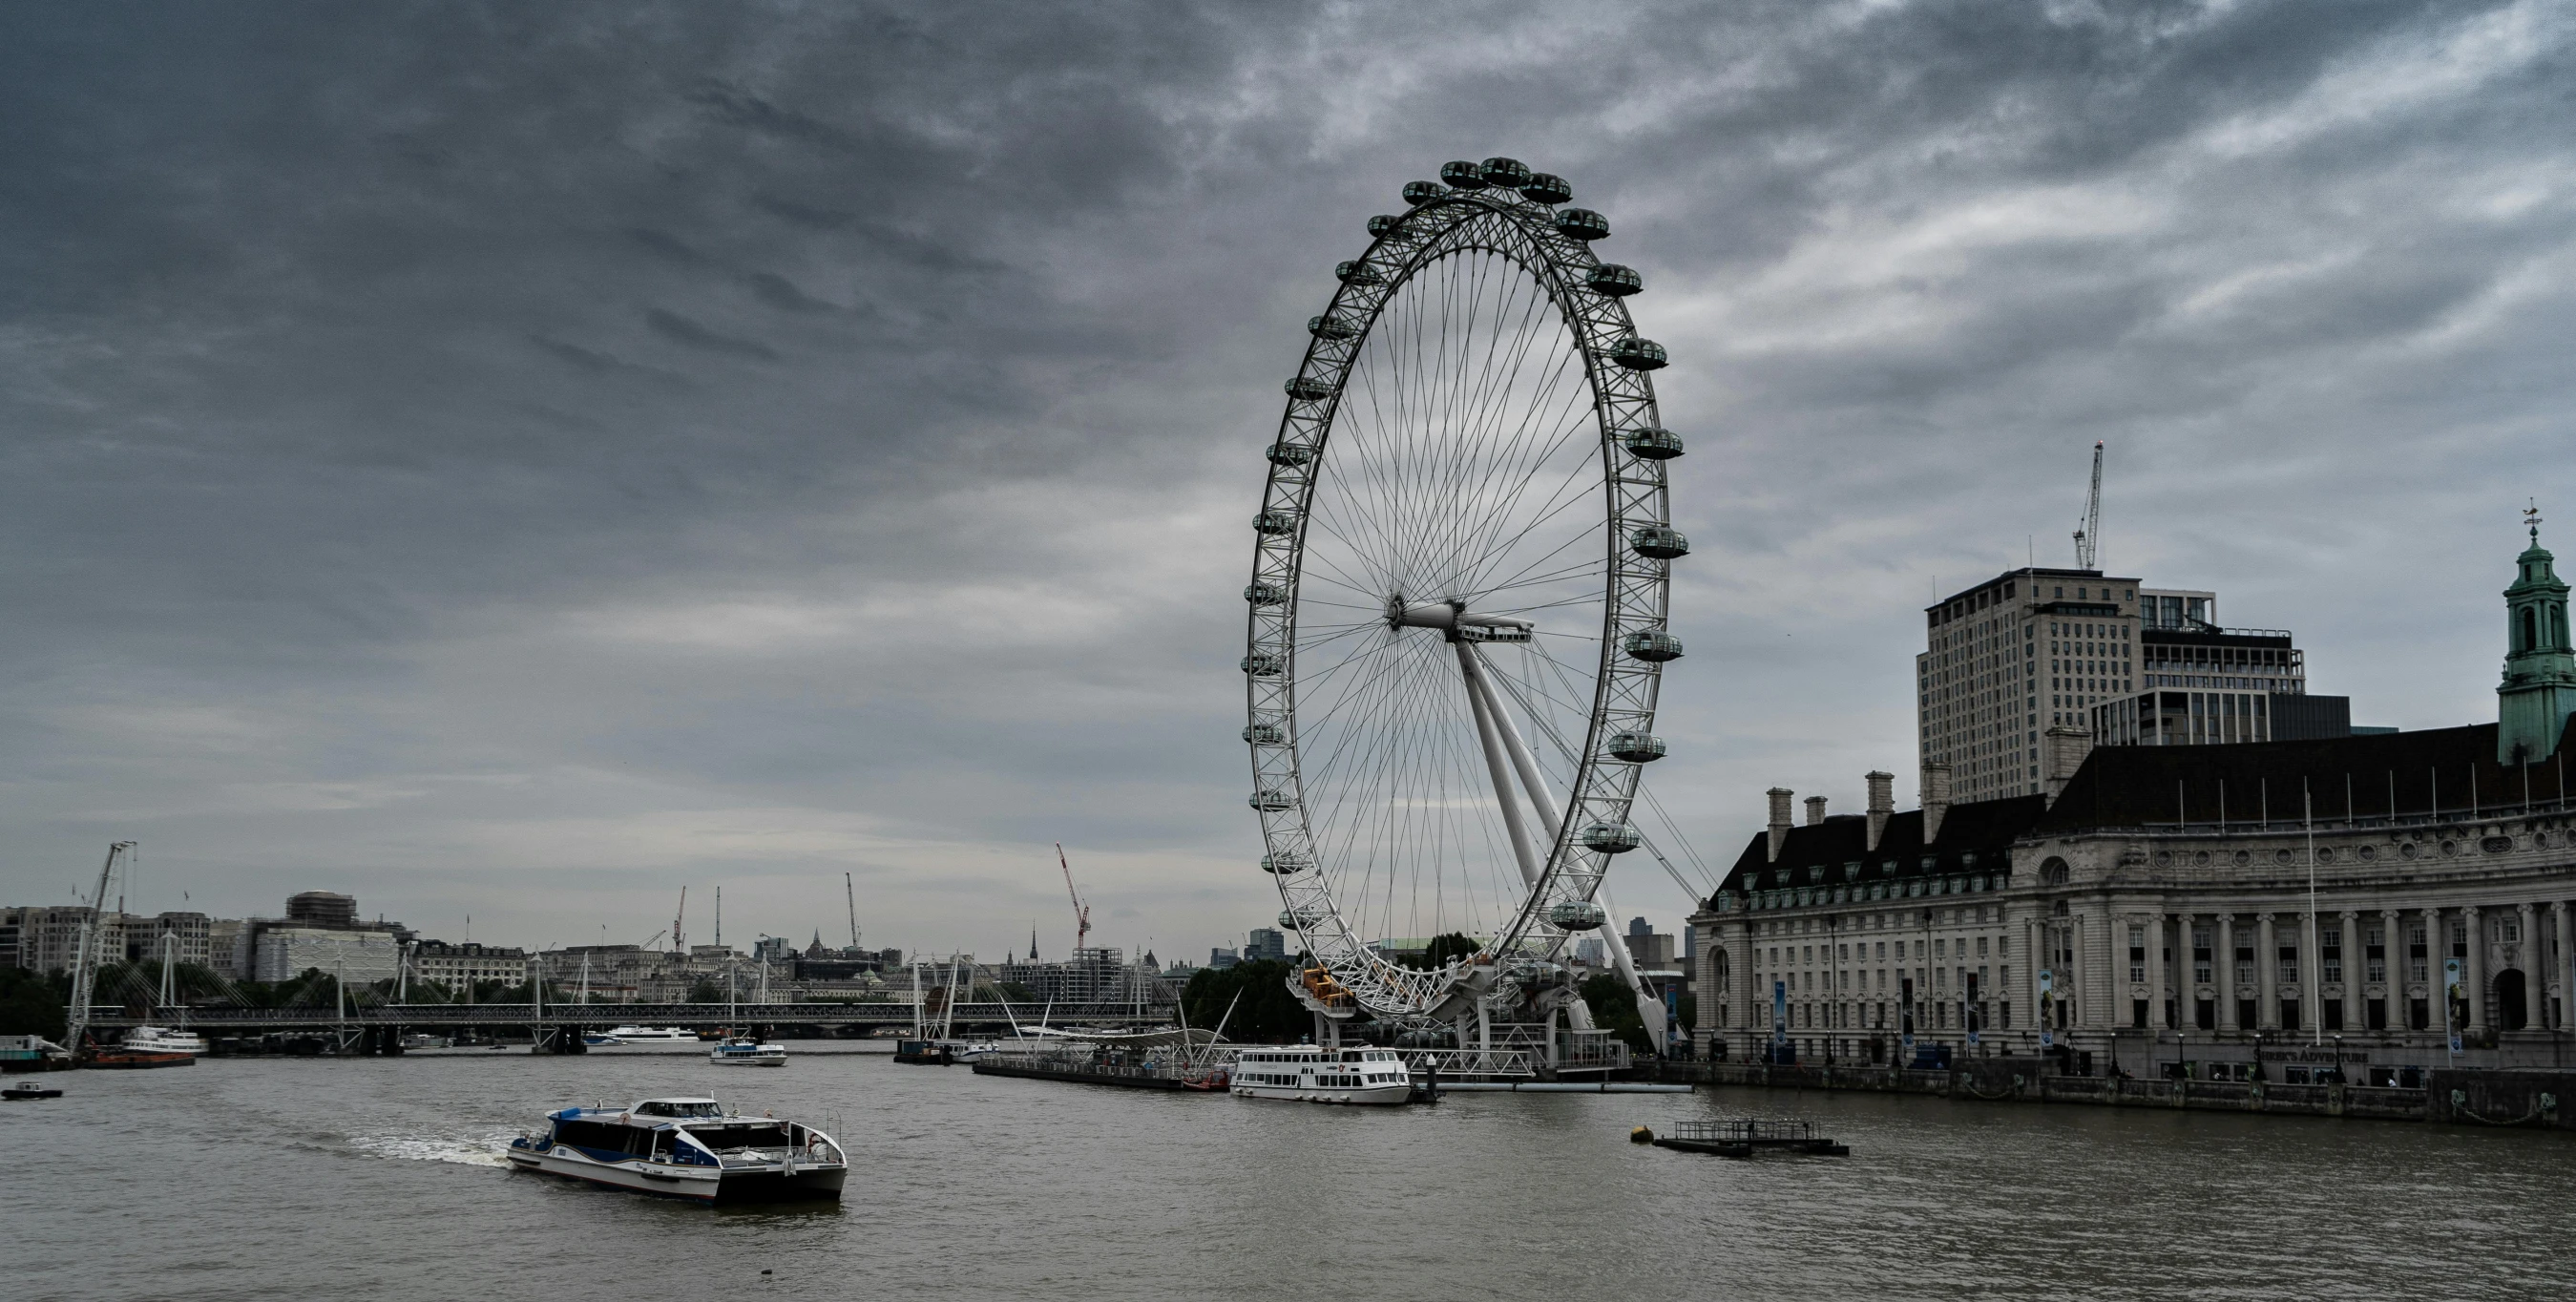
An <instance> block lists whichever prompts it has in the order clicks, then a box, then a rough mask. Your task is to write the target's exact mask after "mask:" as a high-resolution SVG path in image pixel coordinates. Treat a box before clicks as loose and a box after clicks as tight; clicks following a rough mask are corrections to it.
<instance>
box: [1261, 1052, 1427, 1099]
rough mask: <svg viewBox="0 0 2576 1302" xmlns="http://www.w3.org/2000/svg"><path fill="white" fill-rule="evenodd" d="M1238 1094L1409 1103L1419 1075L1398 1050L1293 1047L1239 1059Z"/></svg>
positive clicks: (1271, 1097)
mask: <svg viewBox="0 0 2576 1302" xmlns="http://www.w3.org/2000/svg"><path fill="white" fill-rule="evenodd" d="M1233 1090H1234V1092H1235V1093H1236V1094H1239V1095H1242V1096H1243V1097H1245V1098H1252V1099H1294V1100H1297V1101H1298V1102H1301V1103H1374V1104H1388V1103H1404V1102H1407V1101H1409V1100H1411V1099H1412V1097H1413V1073H1412V1071H1411V1070H1410V1069H1408V1068H1407V1067H1406V1066H1405V1064H1404V1059H1403V1057H1402V1056H1400V1055H1399V1054H1397V1053H1396V1052H1395V1051H1394V1050H1393V1049H1326V1048H1322V1047H1319V1046H1316V1045H1311V1044H1298V1045H1287V1046H1283V1047H1280V1048H1276V1049H1246V1050H1244V1051H1243V1052H1242V1053H1240V1054H1237V1055H1236V1056H1235V1059H1234V1085H1233Z"/></svg>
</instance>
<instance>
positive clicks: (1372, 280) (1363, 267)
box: [1333, 258, 1386, 285]
mask: <svg viewBox="0 0 2576 1302" xmlns="http://www.w3.org/2000/svg"><path fill="white" fill-rule="evenodd" d="M1333 279H1335V280H1338V281H1340V282H1342V283H1343V284H1345V285H1383V284H1385V283H1386V277H1385V276H1383V275H1381V274H1379V272H1378V269H1377V268H1375V267H1372V266H1370V265H1369V264H1368V261H1367V260H1366V259H1364V258H1363V259H1354V260H1352V261H1349V262H1342V263H1336V264H1334V266H1333Z"/></svg>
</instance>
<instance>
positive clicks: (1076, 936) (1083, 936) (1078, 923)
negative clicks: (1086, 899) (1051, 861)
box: [1055, 841, 1091, 950]
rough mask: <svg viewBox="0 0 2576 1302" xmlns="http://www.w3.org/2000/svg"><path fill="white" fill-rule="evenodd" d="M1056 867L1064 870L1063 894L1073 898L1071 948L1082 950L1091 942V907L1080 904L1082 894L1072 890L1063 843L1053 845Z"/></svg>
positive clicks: (1070, 872) (1070, 873)
mask: <svg viewBox="0 0 2576 1302" xmlns="http://www.w3.org/2000/svg"><path fill="white" fill-rule="evenodd" d="M1055 862H1056V866H1057V867H1059V868H1062V869H1064V893H1065V894H1067V895H1069V896H1072V897H1073V947H1074V948H1075V949H1077V950H1079V949H1082V948H1083V947H1084V946H1085V945H1086V944H1087V943H1089V941H1090V940H1091V906H1090V905H1088V904H1085V903H1083V902H1082V892H1080V891H1078V890H1075V889H1074V888H1073V865H1072V864H1069V863H1066V862H1065V859H1064V842H1062V841H1058V842H1056V843H1055Z"/></svg>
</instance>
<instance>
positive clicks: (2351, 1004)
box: [2335, 909, 2370, 1031]
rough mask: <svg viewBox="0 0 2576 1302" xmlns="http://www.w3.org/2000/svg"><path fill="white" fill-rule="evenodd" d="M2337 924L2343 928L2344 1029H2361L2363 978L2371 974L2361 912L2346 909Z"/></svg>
mask: <svg viewBox="0 0 2576 1302" xmlns="http://www.w3.org/2000/svg"><path fill="white" fill-rule="evenodd" d="M2335 925H2336V926H2338V927H2340V928H2342V929H2343V1029H2345V1030H2347V1031H2358V1030H2360V1029H2361V1022H2362V1016H2361V979H2362V978H2363V977H2365V976H2368V975H2369V974H2370V964H2369V960H2368V959H2367V958H2366V957H2365V956H2364V955H2363V954H2362V952H2361V914H2360V913H2359V912H2358V911H2356V910H2353V909H2346V910H2344V911H2343V912H2342V913H2341V914H2338V915H2337V916H2336V921H2335Z"/></svg>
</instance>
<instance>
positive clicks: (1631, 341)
mask: <svg viewBox="0 0 2576 1302" xmlns="http://www.w3.org/2000/svg"><path fill="white" fill-rule="evenodd" d="M1610 360H1611V361H1614V362H1617V363H1618V364H1620V365H1621V366H1624V367H1627V368H1628V369H1629V370H1632V371H1660V370H1662V369H1664V364H1665V363H1666V362H1667V361H1669V360H1670V359H1669V358H1667V357H1665V356H1664V346H1663V345H1662V344H1659V343H1656V342H1655V341H1654V340H1652V339H1641V338H1638V337H1637V336H1635V335H1630V336H1628V337H1627V338H1625V339H1622V340H1620V341H1619V342H1617V343H1615V344H1612V345H1610Z"/></svg>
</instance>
